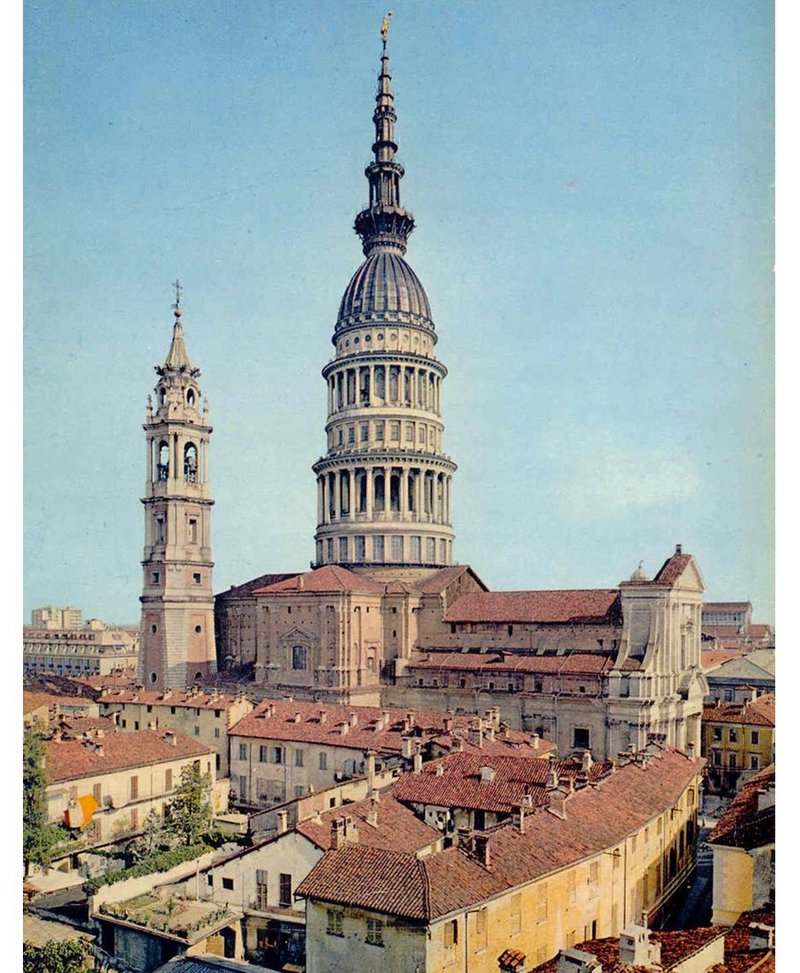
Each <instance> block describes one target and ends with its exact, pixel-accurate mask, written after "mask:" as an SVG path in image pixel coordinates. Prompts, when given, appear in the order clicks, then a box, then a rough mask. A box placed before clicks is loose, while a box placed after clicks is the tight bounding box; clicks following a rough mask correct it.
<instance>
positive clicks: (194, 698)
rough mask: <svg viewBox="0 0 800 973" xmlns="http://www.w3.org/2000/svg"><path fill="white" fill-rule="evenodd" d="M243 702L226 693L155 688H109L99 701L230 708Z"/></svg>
mask: <svg viewBox="0 0 800 973" xmlns="http://www.w3.org/2000/svg"><path fill="white" fill-rule="evenodd" d="M237 702H241V700H240V699H239V698H237V697H236V696H230V695H227V694H225V693H221V694H218V695H215V694H214V693H209V692H200V693H192V692H181V691H179V690H167V691H166V692H161V691H159V690H153V689H129V688H126V689H107V690H106V691H105V692H103V694H102V695H101V696H100V698H99V699H98V703H145V704H147V705H149V706H176V707H180V708H181V709H220V710H226V709H230V708H231V706H233V705H234V704H235V703H237Z"/></svg>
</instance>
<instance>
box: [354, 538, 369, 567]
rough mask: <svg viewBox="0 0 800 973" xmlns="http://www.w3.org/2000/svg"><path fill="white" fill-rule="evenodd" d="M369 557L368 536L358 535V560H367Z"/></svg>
mask: <svg viewBox="0 0 800 973" xmlns="http://www.w3.org/2000/svg"><path fill="white" fill-rule="evenodd" d="M366 558H367V539H366V537H356V561H365V560H366Z"/></svg>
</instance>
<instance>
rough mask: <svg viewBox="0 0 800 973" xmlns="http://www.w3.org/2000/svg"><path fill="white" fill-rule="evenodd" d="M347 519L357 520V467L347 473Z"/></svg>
mask: <svg viewBox="0 0 800 973" xmlns="http://www.w3.org/2000/svg"><path fill="white" fill-rule="evenodd" d="M347 489H348V491H349V492H348V495H347V510H348V514H347V519H348V520H350V521H354V520H355V519H356V471H355V467H353V469H351V470H348V471H347Z"/></svg>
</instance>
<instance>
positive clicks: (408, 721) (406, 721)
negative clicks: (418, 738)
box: [403, 713, 414, 733]
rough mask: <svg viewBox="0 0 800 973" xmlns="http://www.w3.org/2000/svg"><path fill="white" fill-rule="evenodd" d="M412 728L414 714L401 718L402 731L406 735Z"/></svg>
mask: <svg viewBox="0 0 800 973" xmlns="http://www.w3.org/2000/svg"><path fill="white" fill-rule="evenodd" d="M413 726H414V714H413V713H406V715H405V716H404V717H403V730H404V731H405V732H406V733H408V731H409V730H410V729H412V728H413Z"/></svg>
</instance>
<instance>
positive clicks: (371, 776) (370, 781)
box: [367, 750, 375, 790]
mask: <svg viewBox="0 0 800 973" xmlns="http://www.w3.org/2000/svg"><path fill="white" fill-rule="evenodd" d="M374 782H375V752H374V751H373V750H368V751H367V786H368V787H369V789H370V790H372V789H373V788H374Z"/></svg>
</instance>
